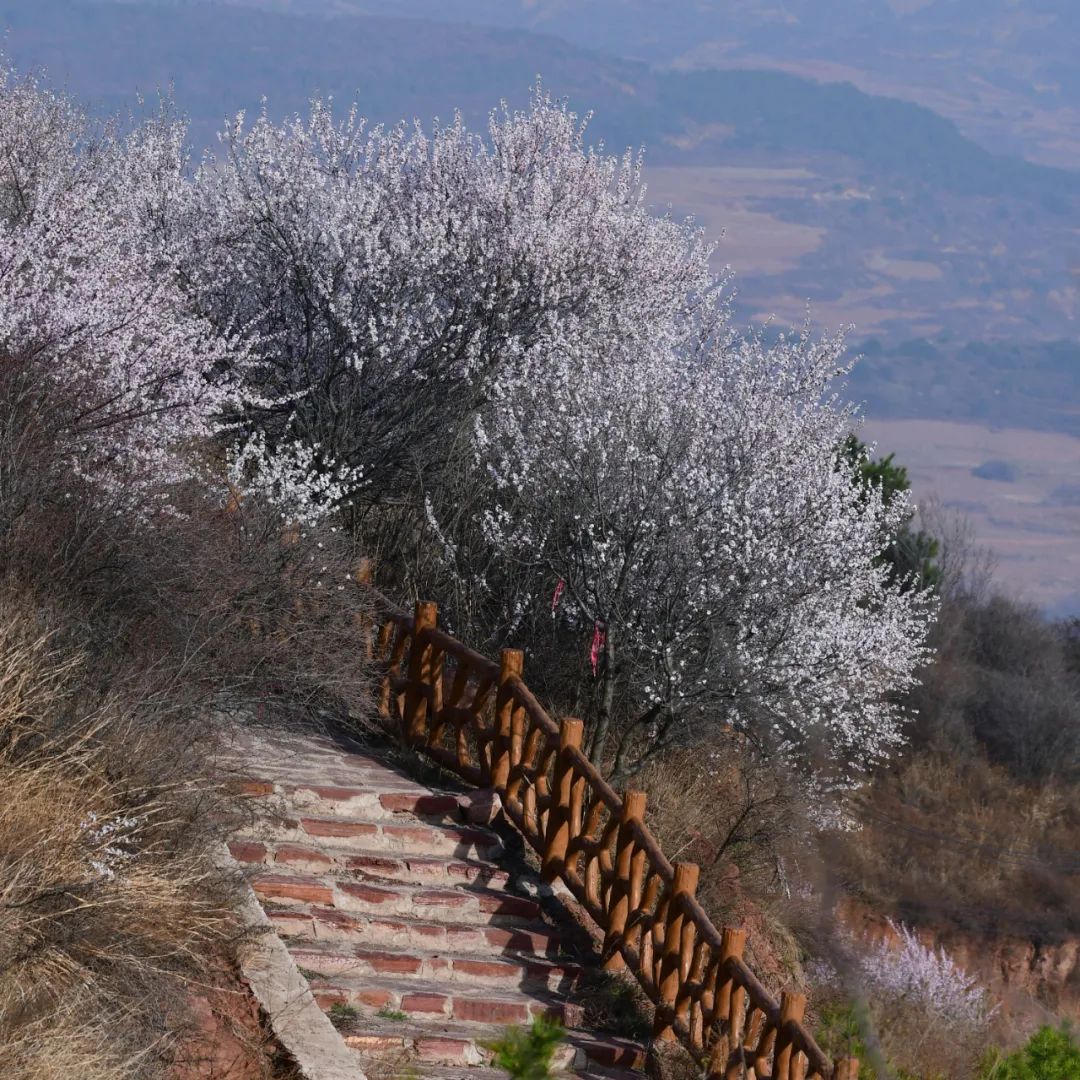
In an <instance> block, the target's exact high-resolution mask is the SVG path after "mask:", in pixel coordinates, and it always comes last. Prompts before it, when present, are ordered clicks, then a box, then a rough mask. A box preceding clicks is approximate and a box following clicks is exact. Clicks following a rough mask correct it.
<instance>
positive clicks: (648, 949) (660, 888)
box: [373, 603, 858, 1080]
mask: <svg viewBox="0 0 1080 1080" xmlns="http://www.w3.org/2000/svg"><path fill="white" fill-rule="evenodd" d="M386 609H387V610H386V612H385V614H384V615H382V616H380V619H381V621H380V623H379V624H378V635H377V640H376V641H375V642H373V645H374V652H375V657H374V659H375V661H376V664H377V668H378V671H379V674H380V684H379V687H380V694H379V711H380V714H381V716H382V718H383V722H384V723H385V724H386V725H387V726H388V727H389V728H391V729H392V730H395V729H396V733H398V734H400V735H401V737H402V738H403V739H404V740H405V741H406V743H407V744H409V745H410V746H412V747H413V748H415V749H416V750H418V751H421V752H422V753H424V754H425V755H427V756H428V757H429V758H431V759H432V760H434V761H435V762H436V763H438V764H439V765H441V766H443V767H444V768H446V769H448V770H449V771H451V772H453V773H455V774H457V775H458V776H459V777H461V778H462V779H464V780H465V781H467V782H469V783H471V784H474V785H476V786H478V787H490V788H493V789H495V790H496V791H497V792H498V794H499V797H500V799H501V801H502V806H503V810H504V812H505V814H506V815H507V817H508V818H509V819H510V821H511V822H512V823H513V824H514V826H515V827H516V828H517V829H518V831H519V832H520V833H521V834H522V836H523V837H524V838H525V839H526V840H527V841H528V843H529V844H530V845H531V846H532V847H533V848H534V849H535V851H536V852H537V854H538V855H539V857H540V859H541V864H542V867H543V874H544V876H545V878H546V879H547V880H549V881H554V880H555V879H556V878H560V879H561V880H562V881H563V883H564V884H565V885H566V887H567V888H568V889H569V890H570V892H571V894H572V895H573V896H574V897H575V898H576V899H577V901H578V902H579V903H580V904H581V905H582V906H583V907H584V909H585V910H586V911H587V912H588V914H589V915H590V917H591V918H592V919H593V920H594V921H595V923H596V925H597V926H598V927H599V928H600V931H601V932H602V934H603V936H604V947H603V960H604V965H605V967H606V968H607V969H608V970H627V971H629V972H631V973H632V974H633V975H634V976H635V977H636V979H637V981H638V982H639V983H640V984H641V987H642V988H643V989H644V991H645V993H646V994H647V995H648V997H649V999H650V1000H651V1001H652V1003H653V1005H654V1006H655V1017H656V1019H655V1028H654V1036H655V1037H656V1038H658V1039H660V1040H673V1039H678V1040H680V1041H681V1042H682V1043H683V1045H684V1046H685V1047H686V1048H687V1049H688V1050H689V1051H690V1052H691V1053H692V1054H693V1055H694V1056H695V1058H696V1059H697V1060H698V1061H699V1063H700V1064H701V1065H702V1068H703V1071H704V1072H705V1075H707V1076H708V1077H710V1078H711V1080H717V1078H723V1080H738V1078H743V1077H745V1078H747V1080H856V1078H857V1074H858V1062H857V1061H856V1060H855V1059H853V1058H841V1059H839V1060H837V1061H836V1062H831V1061H829V1059H828V1058H827V1057H826V1056H825V1054H824V1053H823V1052H822V1050H821V1049H820V1048H819V1047H818V1045H817V1043H816V1042H815V1041H814V1039H813V1036H812V1035H811V1034H810V1032H809V1031H808V1030H807V1029H806V1027H805V1026H804V1025H803V1011H804V1009H805V1007H806V999H805V997H804V996H803V995H801V994H798V993H788V992H785V993H783V994H782V995H781V998H780V1000H779V1001H776V999H775V998H773V997H772V995H771V994H770V993H769V992H768V991H767V990H766V989H765V987H764V986H763V985H762V984H761V982H760V981H759V980H758V979H757V978H756V976H755V975H754V974H753V972H752V971H751V970H750V969H749V968H748V967H747V965H746V963H745V962H744V960H743V957H742V953H743V946H744V944H745V931H743V930H741V929H735V928H727V929H725V930H723V931H720V930H717V929H716V927H715V926H713V924H712V922H711V920H710V919H709V916H708V915H707V914H706V913H705V911H704V909H703V908H702V907H701V905H700V903H699V902H698V901H697V899H696V897H695V890H696V888H697V881H698V868H697V866H695V865H694V864H693V863H675V864H672V863H671V862H669V861H668V859H667V858H666V857H665V855H664V853H663V852H662V851H661V850H660V846H659V844H658V843H657V842H656V839H655V838H654V837H653V835H652V833H650V832H649V830H648V828H646V826H645V822H644V815H645V795H644V794H643V793H641V792H635V791H630V792H627V793H626V795H625V796H620V795H618V794H617V793H616V792H615V791H614V790H613V789H612V788H611V786H610V785H609V784H608V783H607V781H606V780H605V779H604V778H603V776H601V775H600V773H599V772H598V771H597V770H596V768H595V767H594V766H593V764H592V763H591V762H590V761H589V759H588V758H587V757H586V756H585V754H584V753H583V752H582V749H581V742H582V734H583V730H582V722H581V721H580V720H576V719H571V718H567V719H563V720H562V721H561V722H558V723H557V722H556V721H555V720H553V719H552V718H551V717H550V716H549V715H548V714H547V712H546V711H545V710H544V709H543V708H542V707H541V705H540V704H539V702H538V701H537V700H536V698H535V697H534V696H533V695H532V693H531V692H530V691H529V688H528V687H527V686H526V685H525V683H524V682H523V680H522V677H521V676H522V666H523V656H522V653H521V652H519V651H517V650H515V649H504V650H503V652H502V654H501V657H500V662H499V663H495V662H494V661H493V660H490V659H488V658H487V657H485V656H482V655H481V654H480V653H478V652H476V651H474V650H473V649H470V648H468V647H467V646H465V645H463V644H462V643H461V642H459V641H457V640H455V639H454V638H453V637H451V636H450V635H449V634H446V633H444V632H443V631H441V630H439V629H438V625H437V609H436V606H435V604H432V603H418V604H417V605H416V610H415V612H414V614H413V615H412V616H409V615H407V614H405V613H403V612H400V611H397V610H394V609H393V608H391V607H390V606H389V605H386Z"/></svg>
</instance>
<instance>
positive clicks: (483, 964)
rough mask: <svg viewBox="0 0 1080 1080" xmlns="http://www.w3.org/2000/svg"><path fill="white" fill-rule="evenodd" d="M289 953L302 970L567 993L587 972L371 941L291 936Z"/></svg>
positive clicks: (547, 962) (552, 963)
mask: <svg viewBox="0 0 1080 1080" xmlns="http://www.w3.org/2000/svg"><path fill="white" fill-rule="evenodd" d="M289 953H290V955H291V956H292V958H293V960H294V961H295V962H296V964H297V965H298V966H299V967H300V968H301V969H302V970H303V971H304V972H313V973H316V974H318V975H320V976H324V977H328V978H332V977H334V976H337V975H365V974H367V975H391V974H393V975H397V976H398V977H399V978H400V980H401V981H402V983H403V984H404V983H411V982H415V981H428V982H440V983H449V984H453V985H455V986H473V987H494V988H496V989H500V988H501V989H507V990H514V989H526V988H528V989H533V990H536V989H539V990H544V991H552V992H561V993H569V992H570V991H571V990H572V989H573V987H574V986H575V984H576V983H577V981H578V979H579V978H580V977H581V974H582V971H583V969H582V967H581V966H580V965H579V964H573V963H558V962H555V961H551V960H547V959H540V958H538V957H526V956H517V957H511V956H495V955H492V954H491V953H479V954H477V953H438V952H431V951H428V950H416V949H414V950H406V949H385V948H383V949H380V948H378V947H372V946H371V945H369V944H365V945H355V946H345V947H341V946H340V945H337V944H335V943H333V942H317V941H311V942H304V941H293V942H290V943H289Z"/></svg>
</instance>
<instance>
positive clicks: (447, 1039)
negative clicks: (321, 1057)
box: [343, 1015, 645, 1080]
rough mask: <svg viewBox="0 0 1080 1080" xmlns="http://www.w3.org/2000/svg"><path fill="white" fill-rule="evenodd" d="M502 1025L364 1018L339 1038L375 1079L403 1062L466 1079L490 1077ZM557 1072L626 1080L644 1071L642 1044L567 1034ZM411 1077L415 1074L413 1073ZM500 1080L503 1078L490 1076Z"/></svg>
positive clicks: (404, 1070) (427, 1073)
mask: <svg viewBox="0 0 1080 1080" xmlns="http://www.w3.org/2000/svg"><path fill="white" fill-rule="evenodd" d="M505 1031H506V1026H505V1025H498V1024H495V1025H483V1024H472V1023H466V1024H462V1023H460V1022H458V1021H454V1020H446V1019H445V1018H444V1017H436V1018H431V1017H416V1016H410V1017H407V1018H406V1019H404V1020H400V1019H391V1018H387V1017H382V1016H378V1015H375V1016H370V1017H369V1016H364V1017H362V1018H359V1019H358V1020H357V1021H354V1022H351V1023H350V1022H346V1024H345V1025H344V1027H343V1035H344V1038H345V1042H346V1045H347V1046H349V1047H350V1049H352V1050H354V1051H355V1052H356V1053H357V1054H358V1055H359V1056H360V1059H361V1061H363V1060H365V1059H367V1060H373V1061H377V1062H378V1065H379V1067H378V1069H377V1072H378V1075H379V1076H380V1078H381V1077H383V1076H384V1075H386V1073H385V1068H386V1066H387V1065H391V1066H392V1065H393V1064H394V1063H395V1061H396V1062H397V1063H398V1064H400V1065H401V1066H402V1075H405V1074H407V1073H408V1069H407V1067H406V1066H407V1063H408V1062H410V1061H411V1062H422V1063H424V1065H425V1066H426V1067H425V1069H424V1072H423V1076H424V1077H425V1080H426V1078H427V1077H429V1076H432V1075H441V1074H440V1073H438V1072H433V1071H431V1070H430V1069H429V1068H428V1067H427V1066H432V1065H434V1066H450V1067H458V1068H462V1067H464V1068H468V1070H469V1071H468V1073H467V1074H462V1073H456V1074H451V1075H457V1076H462V1075H466V1076H468V1077H469V1078H470V1080H480V1078H482V1077H486V1076H489V1075H492V1073H491V1070H490V1069H488V1068H485V1066H486V1065H489V1064H490V1062H491V1058H492V1052H491V1051H490V1050H489V1049H487V1047H486V1046H485V1044H486V1043H490V1042H492V1041H493V1040H495V1039H498V1038H499V1037H500V1036H502V1035H503V1034H505ZM554 1065H555V1068H556V1069H557V1070H559V1071H570V1070H572V1072H573V1074H574V1075H578V1076H586V1075H588V1076H591V1077H595V1078H597V1080H600V1078H605V1080H629V1078H630V1077H636V1076H640V1073H639V1072H638V1071H637V1070H640V1069H643V1068H644V1066H645V1049H644V1048H643V1047H642V1046H641V1044H639V1043H636V1042H633V1041H632V1040H629V1039H623V1038H619V1037H617V1036H613V1035H597V1034H594V1033H592V1032H585V1031H575V1030H569V1031H567V1032H566V1038H565V1041H564V1042H563V1044H562V1046H561V1047H560V1048H559V1049H558V1050H557V1051H556V1053H555V1057H554ZM412 1075H413V1076H414V1077H415V1075H416V1073H415V1071H414V1072H413V1073H412ZM494 1075H497V1076H500V1077H502V1078H503V1080H505V1075H506V1074H505V1073H495V1074H494Z"/></svg>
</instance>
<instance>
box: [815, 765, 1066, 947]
mask: <svg viewBox="0 0 1080 1080" xmlns="http://www.w3.org/2000/svg"><path fill="white" fill-rule="evenodd" d="M859 816H860V818H861V819H862V821H863V822H864V825H863V828H862V829H861V830H860V831H859V832H855V833H850V834H847V835H846V836H845V837H844V838H843V840H842V842H841V843H839V844H838V845H837V846H836V852H835V855H836V858H837V859H838V860H840V862H839V865H840V868H841V875H842V876H843V877H844V878H846V880H847V883H848V885H849V887H851V888H852V889H854V890H855V891H856V892H857V893H858V894H860V895H861V896H862V897H863V898H864V899H865V900H867V901H868V902H869V903H870V904H871V905H872V906H874V907H875V908H876V909H878V910H880V911H885V912H890V913H892V914H894V915H897V916H899V917H900V918H901V919H903V920H905V921H907V922H911V923H915V924H921V925H930V926H935V925H936V926H942V925H944V926H947V927H948V926H951V927H957V928H962V929H964V930H965V931H967V932H969V933H972V934H982V935H985V936H987V937H989V938H992V937H994V936H996V935H1002V936H1017V937H1025V938H1030V939H1031V940H1042V941H1057V940H1061V939H1062V938H1063V937H1065V936H1068V935H1075V934H1076V933H1077V932H1078V931H1080V910H1078V909H1077V906H1076V897H1077V895H1080V860H1078V859H1077V858H1076V855H1075V853H1076V852H1077V851H1078V850H1080V795H1078V793H1077V791H1076V788H1075V787H1073V786H1070V785H1069V784H1067V783H1066V782H1063V781H1057V780H1053V779H1051V780H1047V781H1044V782H1040V783H1029V784H1024V783H1021V782H1019V781H1017V780H1015V779H1013V778H1012V777H1010V776H1009V774H1008V773H1007V772H1006V771H1005V769H1004V768H999V767H995V766H992V765H990V764H988V763H987V762H986V761H985V760H984V759H982V758H980V757H968V758H966V759H965V758H963V757H961V756H960V755H957V754H956V753H955V752H953V751H951V750H947V749H942V750H940V751H933V750H928V751H924V752H921V753H913V754H911V755H910V756H909V757H908V758H907V760H906V761H905V762H904V763H903V764H902V765H901V766H900V767H899V768H897V769H896V770H895V771H893V772H891V773H889V774H888V775H885V776H882V777H880V778H879V779H878V780H877V781H876V782H875V783H874V784H873V786H872V787H870V788H869V789H868V790H867V791H866V792H865V793H864V794H863V797H862V800H861V807H860V809H859Z"/></svg>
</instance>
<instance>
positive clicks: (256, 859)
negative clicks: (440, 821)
mask: <svg viewBox="0 0 1080 1080" xmlns="http://www.w3.org/2000/svg"><path fill="white" fill-rule="evenodd" d="M229 851H230V852H231V854H232V856H233V858H234V859H236V861H237V862H240V863H245V864H249V865H253V864H262V865H264V866H289V867H293V868H295V869H298V870H308V871H313V872H322V871H324V870H327V869H330V870H335V871H339V872H342V871H347V872H350V873H353V874H355V875H356V876H358V877H363V878H365V879H367V880H371V881H387V882H396V883H401V884H406V885H437V886H444V887H448V888H449V887H454V886H457V885H481V886H483V887H484V888H487V889H505V888H506V884H507V882H508V881H509V879H510V874H509V872H508V871H506V870H503V869H501V868H500V867H498V866H493V865H492V864H491V863H488V862H481V861H479V860H477V859H457V858H454V857H453V856H448V855H443V856H438V855H396V854H390V853H388V852H385V851H347V850H343V849H338V848H329V849H327V848H325V847H323V846H321V845H317V844H315V843H309V844H297V843H290V842H287V841H276V840H273V839H270V838H262V839H257V838H255V837H251V836H243V835H241V836H237V837H236V838H235V839H234V840H232V841H231V842H230V843H229Z"/></svg>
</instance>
